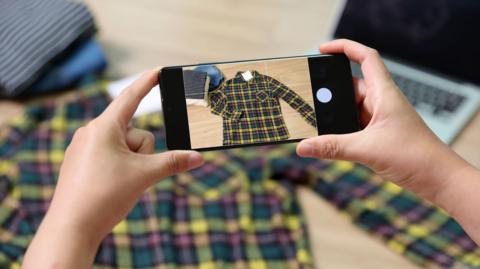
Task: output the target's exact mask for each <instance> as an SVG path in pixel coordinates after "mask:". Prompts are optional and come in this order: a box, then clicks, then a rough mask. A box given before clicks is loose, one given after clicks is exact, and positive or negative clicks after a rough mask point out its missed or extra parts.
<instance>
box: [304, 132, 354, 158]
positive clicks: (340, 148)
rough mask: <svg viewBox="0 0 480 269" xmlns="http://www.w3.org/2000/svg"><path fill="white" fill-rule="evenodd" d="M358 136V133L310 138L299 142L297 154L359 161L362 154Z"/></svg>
mask: <svg viewBox="0 0 480 269" xmlns="http://www.w3.org/2000/svg"><path fill="white" fill-rule="evenodd" d="M358 138H360V137H359V135H358V133H351V134H342V135H320V136H317V137H312V138H308V139H305V140H302V141H301V142H300V143H299V144H298V146H297V154H298V155H299V156H301V157H315V158H318V159H332V160H346V161H357V162H358V161H360V159H361V156H362V154H361V150H362V147H361V143H360V141H359V139H358Z"/></svg>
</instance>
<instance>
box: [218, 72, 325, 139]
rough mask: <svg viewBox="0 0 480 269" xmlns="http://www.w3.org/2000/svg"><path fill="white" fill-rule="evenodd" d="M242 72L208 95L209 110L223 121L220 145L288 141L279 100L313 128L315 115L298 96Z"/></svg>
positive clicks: (265, 78)
mask: <svg viewBox="0 0 480 269" xmlns="http://www.w3.org/2000/svg"><path fill="white" fill-rule="evenodd" d="M251 73H252V76H253V78H252V79H250V80H249V81H245V80H244V79H243V78H242V72H238V73H237V74H236V75H235V77H234V78H232V79H229V80H227V81H225V82H224V83H223V84H222V85H221V86H220V87H219V88H218V89H215V90H213V91H211V92H210V93H209V100H210V106H211V107H210V110H211V112H212V113H213V114H216V115H219V116H221V117H222V118H223V145H239V144H253V143H261V142H272V141H281V140H285V139H288V138H289V137H290V135H289V133H288V129H287V126H286V125H285V121H284V120H283V115H282V109H281V107H280V101H279V99H283V100H284V101H285V102H287V103H288V104H289V105H290V106H291V107H292V108H293V109H295V110H296V111H298V112H299V113H300V114H301V115H302V117H303V118H304V119H305V121H306V122H308V123H309V124H310V125H312V126H313V127H315V128H316V127H317V123H316V117H315V111H314V110H313V108H312V107H311V106H310V105H309V104H308V103H307V102H306V101H305V100H303V98H302V97H301V96H299V95H298V94H296V93H295V92H294V91H292V90H291V89H289V88H288V87H287V86H285V85H284V84H282V83H281V82H279V81H278V80H276V79H274V78H272V77H269V76H266V75H263V74H260V73H258V72H257V71H252V72H251Z"/></svg>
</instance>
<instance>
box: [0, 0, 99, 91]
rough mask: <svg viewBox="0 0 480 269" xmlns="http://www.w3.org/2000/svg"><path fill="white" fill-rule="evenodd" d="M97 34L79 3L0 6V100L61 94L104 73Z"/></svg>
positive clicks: (6, 2)
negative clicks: (91, 77) (20, 96)
mask: <svg viewBox="0 0 480 269" xmlns="http://www.w3.org/2000/svg"><path fill="white" fill-rule="evenodd" d="M96 30H97V28H96V26H95V22H94V19H93V16H92V14H91V12H90V11H89V9H88V8H87V7H86V6H85V4H83V3H82V2H79V1H67V0H42V1H36V0H18V1H11V0H1V1H0V95H1V96H4V97H16V96H19V95H23V96H31V95H34V94H38V93H47V92H50V91H54V90H59V89H65V88H68V87H72V86H74V85H75V83H76V82H77V81H79V80H80V79H81V78H82V77H83V76H85V75H88V74H92V73H97V72H100V71H102V70H103V69H104V68H105V67H106V61H105V57H104V56H103V53H102V51H101V49H100V48H99V47H98V45H96V44H95V43H94V41H92V40H91V38H92V36H93V35H94V34H95V32H96Z"/></svg>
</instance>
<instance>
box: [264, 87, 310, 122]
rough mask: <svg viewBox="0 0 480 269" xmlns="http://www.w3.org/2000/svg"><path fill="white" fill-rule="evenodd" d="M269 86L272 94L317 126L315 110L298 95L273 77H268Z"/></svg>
mask: <svg viewBox="0 0 480 269" xmlns="http://www.w3.org/2000/svg"><path fill="white" fill-rule="evenodd" d="M269 88H270V89H272V93H273V96H275V97H278V98H282V99H283V100H284V101H285V102H287V103H288V104H289V105H290V106H291V107H292V108H293V109H295V110H296V111H298V112H299V113H300V114H301V115H302V117H303V118H304V119H305V121H307V122H308V123H309V124H310V125H312V126H313V127H315V128H317V121H316V116H315V111H314V110H313V108H312V107H311V106H310V105H309V104H308V103H307V102H306V101H305V100H303V98H302V97H300V95H298V94H296V93H295V92H294V91H292V90H291V89H290V88H288V87H287V86H285V85H284V84H282V83H281V82H279V81H278V80H276V79H274V78H270V80H269Z"/></svg>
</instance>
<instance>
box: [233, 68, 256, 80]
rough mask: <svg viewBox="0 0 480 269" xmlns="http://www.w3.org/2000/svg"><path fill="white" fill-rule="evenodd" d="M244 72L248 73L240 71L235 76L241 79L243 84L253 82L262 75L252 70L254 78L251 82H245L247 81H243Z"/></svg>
mask: <svg viewBox="0 0 480 269" xmlns="http://www.w3.org/2000/svg"><path fill="white" fill-rule="evenodd" d="M244 72H246V71H238V72H237V74H236V75H235V78H238V79H241V80H242V81H243V82H251V81H253V80H255V79H256V78H258V75H260V73H258V72H257V70H250V72H251V73H252V76H253V78H252V79H251V80H249V81H245V80H244V79H243V76H242V74H243V73H244Z"/></svg>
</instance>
